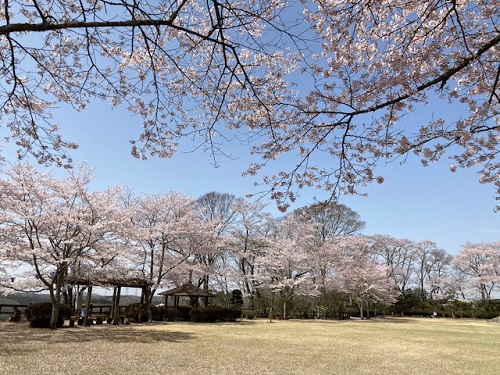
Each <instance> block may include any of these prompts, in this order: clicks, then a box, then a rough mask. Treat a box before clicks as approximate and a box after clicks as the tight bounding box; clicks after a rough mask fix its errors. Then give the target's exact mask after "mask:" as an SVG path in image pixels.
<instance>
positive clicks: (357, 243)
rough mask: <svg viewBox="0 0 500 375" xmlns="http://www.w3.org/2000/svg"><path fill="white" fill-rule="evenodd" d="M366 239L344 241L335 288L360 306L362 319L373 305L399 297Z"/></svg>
mask: <svg viewBox="0 0 500 375" xmlns="http://www.w3.org/2000/svg"><path fill="white" fill-rule="evenodd" d="M371 245H372V242H371V239H370V238H369V237H366V236H351V237H344V238H342V241H341V243H340V246H341V251H340V253H339V255H338V256H337V261H336V269H335V275H334V285H335V287H336V288H337V289H338V290H339V291H341V292H343V293H346V294H347V295H348V296H349V298H350V299H351V301H352V302H353V303H355V304H357V306H358V308H359V312H360V316H361V319H363V317H364V315H363V311H364V308H365V307H366V308H368V306H369V304H370V303H371V302H380V303H392V302H394V301H395V298H396V297H397V295H398V294H399V293H398V292H397V289H396V285H395V283H394V281H393V279H392V278H391V277H390V274H389V269H388V267H387V266H386V265H384V264H381V263H379V262H378V261H377V260H376V258H375V256H374V253H373V251H372V249H371Z"/></svg>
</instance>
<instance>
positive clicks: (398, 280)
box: [372, 235, 416, 294]
mask: <svg viewBox="0 0 500 375" xmlns="http://www.w3.org/2000/svg"><path fill="white" fill-rule="evenodd" d="M372 240H373V242H374V243H373V251H374V252H375V253H376V254H377V256H378V257H379V258H381V259H382V260H383V262H384V264H385V265H386V266H387V268H388V270H389V275H390V277H391V278H392V279H393V280H394V283H395V285H396V286H397V288H398V290H399V291H400V292H401V293H403V294H404V293H405V290H406V289H407V287H408V286H411V283H412V277H413V276H414V272H415V262H416V248H415V242H413V241H410V240H408V239H398V238H394V237H391V236H388V235H375V236H372Z"/></svg>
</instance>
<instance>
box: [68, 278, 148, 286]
mask: <svg viewBox="0 0 500 375" xmlns="http://www.w3.org/2000/svg"><path fill="white" fill-rule="evenodd" d="M65 280H66V282H67V283H68V284H73V285H94V286H101V287H109V286H121V287H125V288H142V287H146V286H148V285H151V282H149V281H148V280H144V279H139V278H130V279H122V278H113V279H112V278H99V279H85V278H79V277H66V279H65Z"/></svg>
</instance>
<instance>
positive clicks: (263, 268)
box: [255, 215, 316, 319]
mask: <svg viewBox="0 0 500 375" xmlns="http://www.w3.org/2000/svg"><path fill="white" fill-rule="evenodd" d="M313 236H314V227H313V226H311V225H307V224H305V223H304V222H301V221H299V220H297V219H296V217H295V216H293V215H288V216H287V217H285V218H284V219H282V220H281V221H280V222H278V223H277V228H276V232H275V233H273V236H272V238H270V240H269V241H270V243H269V247H268V248H267V251H266V252H265V253H262V254H261V255H259V256H258V257H257V259H256V260H255V264H256V266H257V267H258V268H259V269H260V272H259V274H258V275H256V276H255V277H257V278H258V279H259V280H260V281H261V282H263V283H265V285H267V286H268V287H269V288H270V289H271V290H272V291H273V296H274V294H275V293H279V295H280V296H281V297H282V299H283V306H282V317H283V319H287V318H288V310H287V306H288V304H289V302H290V300H291V299H292V298H293V297H294V296H295V295H296V294H301V293H302V294H308V295H314V294H316V287H315V285H314V283H313V278H312V277H311V276H312V275H311V272H310V271H311V270H310V267H309V261H308V260H309V257H310V251H309V249H308V247H309V246H310V245H311V243H312V241H313V239H314V237H313ZM273 302H274V301H273ZM270 315H271V313H270Z"/></svg>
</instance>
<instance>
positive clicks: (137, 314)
mask: <svg viewBox="0 0 500 375" xmlns="http://www.w3.org/2000/svg"><path fill="white" fill-rule="evenodd" d="M151 307H152V308H153V307H154V306H151ZM123 317H124V318H128V319H129V320H130V321H133V322H137V323H143V322H147V321H148V309H147V307H146V305H145V304H140V303H131V304H130V305H128V306H127V307H125V310H123Z"/></svg>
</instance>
